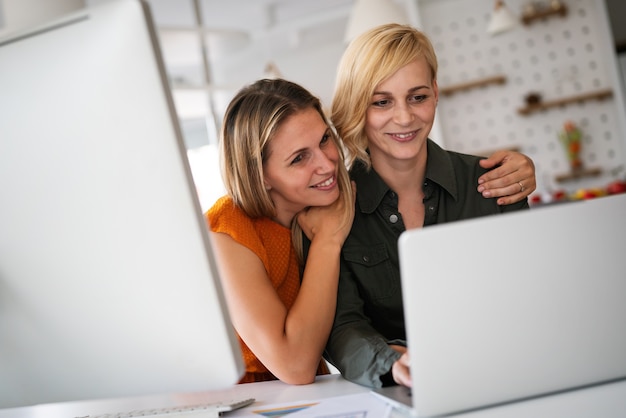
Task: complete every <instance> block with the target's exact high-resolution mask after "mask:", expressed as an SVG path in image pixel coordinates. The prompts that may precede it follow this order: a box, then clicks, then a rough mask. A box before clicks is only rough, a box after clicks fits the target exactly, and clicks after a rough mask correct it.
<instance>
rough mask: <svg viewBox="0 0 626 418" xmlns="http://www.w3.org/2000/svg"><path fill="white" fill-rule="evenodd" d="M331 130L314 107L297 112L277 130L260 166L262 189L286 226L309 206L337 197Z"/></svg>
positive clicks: (336, 156)
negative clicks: (262, 181) (268, 195)
mask: <svg viewBox="0 0 626 418" xmlns="http://www.w3.org/2000/svg"><path fill="white" fill-rule="evenodd" d="M331 135H332V134H331V131H330V129H329V127H328V126H327V125H326V123H325V122H324V120H323V119H322V117H321V115H320V114H319V113H318V112H317V111H316V110H315V109H313V108H309V109H305V110H302V111H300V112H297V113H295V114H293V115H292V116H290V117H289V118H287V119H286V120H285V122H284V123H283V124H282V125H281V126H280V127H279V128H278V130H277V131H276V134H275V135H274V137H273V138H272V140H271V141H270V143H269V145H268V153H267V157H266V159H265V161H264V163H263V176H264V184H265V188H266V189H267V190H269V194H270V197H271V198H272V200H273V202H274V205H275V207H276V211H277V216H276V220H277V221H278V222H279V223H280V224H282V225H284V226H289V224H290V223H291V220H292V219H293V217H294V216H295V215H296V213H298V212H300V211H301V210H302V209H304V208H306V207H308V206H327V205H330V204H331V203H333V202H334V201H335V200H337V198H338V197H339V186H338V183H337V168H338V165H339V164H343V162H342V161H340V157H339V151H338V149H337V147H336V145H335V143H334V142H333V140H332V137H331Z"/></svg>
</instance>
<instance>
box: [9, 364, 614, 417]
mask: <svg viewBox="0 0 626 418" xmlns="http://www.w3.org/2000/svg"><path fill="white" fill-rule="evenodd" d="M364 392H369V389H368V388H366V387H362V386H359V385H355V384H353V383H350V382H348V381H346V380H344V379H343V378H341V376H339V375H330V376H320V377H318V379H317V381H316V382H315V383H314V384H312V385H303V386H294V385H287V384H285V383H282V382H278V381H275V382H262V383H248V384H244V385H237V386H235V387H233V388H230V389H226V390H222V391H213V392H205V393H200V394H186V395H167V396H152V397H142V398H133V399H115V400H104V401H85V402H68V403H59V404H49V405H37V406H33V407H27V408H13V409H0V418H9V417H10V418H40V417H46V418H57V417H63V418H68V417H85V416H87V415H91V416H93V415H100V414H107V413H118V412H129V411H132V410H143V409H152V408H166V407H172V406H183V405H196V404H202V403H215V402H224V401H228V400H240V399H246V398H254V399H256V402H255V403H254V404H253V405H252V406H249V407H247V408H243V409H241V410H239V411H235V412H232V413H229V414H227V415H225V417H228V418H236V417H237V416H246V415H247V414H246V412H248V413H249V411H251V410H252V409H258V408H259V407H262V406H264V405H273V404H280V403H287V402H296V401H299V400H314V399H324V398H328V397H334V396H341V395H349V394H355V393H364ZM407 416H408V414H405V413H402V412H401V411H394V413H393V414H392V417H394V418H396V417H407ZM625 416H626V380H622V381H619V382H616V383H611V384H606V385H600V386H595V387H590V388H586V389H581V390H576V391H571V392H566V393H562V394H558V395H553V396H549V397H542V398H537V399H532V400H527V401H524V402H517V403H512V404H509V405H504V406H499V407H494V408H488V409H484V410H480V411H474V412H470V413H465V414H460V415H457V417H459V418H496V417H497V418H528V417H551V418H555V417H567V418H579V417H580V418H582V417H585V418H586V417H602V418H607V417H608V418H612V417H615V418H618V417H619V418H623V417H625Z"/></svg>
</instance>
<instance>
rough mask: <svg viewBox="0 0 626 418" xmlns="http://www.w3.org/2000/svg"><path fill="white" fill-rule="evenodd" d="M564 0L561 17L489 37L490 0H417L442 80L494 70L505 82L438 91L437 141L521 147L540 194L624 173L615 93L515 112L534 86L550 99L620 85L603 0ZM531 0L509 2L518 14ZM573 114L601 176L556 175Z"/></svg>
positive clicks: (476, 148)
mask: <svg viewBox="0 0 626 418" xmlns="http://www.w3.org/2000/svg"><path fill="white" fill-rule="evenodd" d="M545 1H546V2H547V0H545ZM563 2H564V3H565V4H566V5H567V7H568V14H567V16H566V17H564V18H562V17H559V16H555V17H550V18H547V19H544V20H539V21H535V22H534V23H532V24H531V25H529V26H524V25H523V24H522V23H521V19H520V24H519V26H518V27H517V28H515V29H513V30H512V31H510V32H506V33H502V34H499V35H495V36H491V35H489V34H488V33H487V31H486V28H487V25H488V22H489V19H490V15H491V11H492V9H493V1H492V0H423V1H420V12H421V21H422V29H423V30H424V31H425V32H426V33H427V34H428V36H429V37H430V39H431V40H432V42H433V45H434V47H435V51H436V52H437V56H438V59H439V74H438V83H439V87H440V88H444V87H447V86H451V85H455V84H460V83H465V82H470V81H475V80H477V79H482V78H485V77H491V76H500V75H502V76H504V77H506V79H507V81H506V83H505V84H502V85H489V86H486V87H480V88H476V89H472V90H468V91H461V92H457V93H455V94H453V95H451V96H443V95H442V96H440V99H439V106H438V120H439V123H440V124H441V128H442V135H443V141H440V142H443V144H444V146H445V147H446V148H448V149H451V150H456V151H460V152H466V153H481V154H482V153H484V152H489V151H493V150H496V149H502V148H512V147H513V148H518V149H519V150H520V151H521V152H523V153H525V154H526V155H528V156H530V157H531V158H532V159H533V161H534V163H535V166H536V170H537V182H538V190H537V192H538V193H543V192H549V191H553V190H556V189H565V190H567V191H569V192H573V191H575V190H577V189H579V188H583V187H584V188H587V187H603V186H605V185H606V184H608V183H609V182H610V181H611V180H613V179H615V178H625V177H626V168H625V166H626V155H625V152H624V140H625V139H626V134H625V133H624V132H620V129H621V128H620V127H621V126H624V122H623V119H624V118H625V117H626V115H623V114H620V112H619V110H618V109H619V108H620V107H619V106H616V100H617V97H616V96H613V97H612V98H608V99H605V100H602V101H598V100H592V101H587V102H584V103H575V104H570V105H567V106H564V107H558V108H552V109H547V110H544V111H541V112H538V113H532V114H530V115H527V116H524V115H521V114H519V113H518V109H519V108H522V107H524V106H525V100H524V98H525V96H526V95H527V94H528V93H530V92H537V93H539V94H541V96H542V98H543V100H544V101H551V100H558V99H562V98H567V97H571V96H577V95H581V94H585V93H590V92H595V91H599V90H604V89H612V90H616V89H619V88H620V86H619V85H613V83H614V81H612V78H611V71H609V68H608V67H607V65H613V63H614V62H615V61H614V58H612V57H610V59H607V57H606V56H605V55H603V54H604V51H606V49H605V48H602V47H600V46H601V45H602V44H603V43H606V42H609V40H607V39H606V38H605V37H603V32H602V31H601V30H599V28H601V25H607V24H608V22H605V21H604V19H602V17H603V14H602V13H600V10H598V7H600V6H602V5H601V4H599V3H600V1H599V0H563ZM527 3H528V1H526V0H507V1H506V4H507V5H508V6H509V8H510V9H511V10H512V11H513V12H514V13H515V14H516V15H517V16H519V17H520V18H521V15H522V12H523V8H524V6H525V5H526V4H527ZM609 50H610V49H609ZM620 118H621V119H620ZM567 120H571V121H573V122H574V123H575V124H576V125H577V126H578V127H579V128H580V129H581V131H582V133H583V145H582V159H583V163H584V164H585V167H587V168H596V167H597V168H600V169H601V170H602V175H601V176H599V177H590V178H584V179H581V180H572V181H568V182H564V183H558V182H557V181H556V180H555V177H556V176H558V175H561V174H566V173H568V172H569V164H568V161H567V158H566V154H565V151H564V149H563V146H562V145H561V143H560V142H559V139H558V132H559V131H560V130H561V129H562V128H563V123H564V122H565V121H567Z"/></svg>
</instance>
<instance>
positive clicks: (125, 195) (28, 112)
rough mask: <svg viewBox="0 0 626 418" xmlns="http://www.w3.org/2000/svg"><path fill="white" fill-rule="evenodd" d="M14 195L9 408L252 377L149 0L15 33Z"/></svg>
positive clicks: (0, 120)
mask: <svg viewBox="0 0 626 418" xmlns="http://www.w3.org/2000/svg"><path fill="white" fill-rule="evenodd" d="M215 181H220V179H218V178H216V179H215ZM0 196H1V198H0V409H5V408H13V407H19V406H23V405H33V404H42V403H55V402H62V401H75V400H84V399H102V398H119V397H129V396H142V395H150V394H159V393H189V392H197V391H207V390H212V389H218V388H220V389H221V388H225V387H229V386H231V385H234V384H235V383H237V381H238V380H239V378H240V377H241V376H242V374H243V360H242V355H241V351H240V347H239V343H238V340H237V338H236V335H235V333H234V330H233V328H232V325H231V322H230V318H229V313H228V309H227V306H226V304H225V300H224V298H223V294H222V290H221V287H220V282H219V280H218V276H217V272H216V267H215V263H214V260H213V255H212V251H211V243H210V237H209V234H208V230H207V226H206V223H205V220H204V218H203V216H202V213H201V209H200V205H199V202H198V198H197V194H196V190H195V187H194V184H193V181H192V176H191V171H190V168H189V164H188V161H187V157H186V151H185V148H184V145H183V141H182V138H181V132H180V128H179V125H178V122H177V117H176V114H175V111H174V106H173V101H172V97H171V94H170V91H169V88H168V83H167V79H166V76H165V71H164V65H163V62H162V58H161V55H160V52H159V48H158V42H157V38H156V35H155V30H154V27H153V24H152V22H151V20H150V13H149V11H148V10H147V5H146V4H145V3H144V2H143V1H135V0H133V1H129V0H112V1H98V2H92V5H91V6H90V7H89V8H86V9H85V10H83V11H80V12H78V13H76V14H74V15H72V16H67V17H65V18H63V19H61V20H59V21H55V22H53V23H50V24H49V25H45V26H42V27H38V28H35V29H33V30H30V31H25V32H22V33H18V34H14V36H11V37H7V38H4V39H2V40H0Z"/></svg>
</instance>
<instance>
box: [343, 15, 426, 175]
mask: <svg viewBox="0 0 626 418" xmlns="http://www.w3.org/2000/svg"><path fill="white" fill-rule="evenodd" d="M422 57H423V58H425V60H426V63H427V64H428V66H429V67H430V70H431V74H432V80H433V81H434V80H436V79H437V56H436V55H435V50H434V48H433V46H432V44H431V42H430V40H429V39H428V37H427V36H426V35H425V34H424V33H422V32H420V31H419V30H417V29H415V28H413V27H411V26H408V25H400V24H396V23H391V24H386V25H381V26H378V27H376V28H374V29H371V30H369V31H367V32H365V33H363V34H361V35H360V36H358V37H357V38H355V39H354V40H353V41H352V42H351V43H350V45H348V48H347V49H346V51H345V52H344V54H343V57H342V58H341V61H340V63H339V67H338V71H337V80H336V83H335V93H334V97H333V101H332V107H331V119H332V121H333V123H334V124H335V127H336V129H337V132H338V134H339V136H340V137H341V139H342V140H343V143H344V145H345V147H346V150H347V155H348V161H347V162H348V166H351V165H352V164H353V163H354V162H355V161H356V160H359V161H362V162H363V163H364V164H365V166H366V167H368V168H369V167H371V161H370V158H369V155H368V153H367V147H368V140H367V136H366V135H365V115H366V112H367V108H368V106H369V105H370V103H371V100H372V96H373V93H374V91H375V89H376V86H378V85H379V84H380V83H381V82H383V81H384V80H386V79H387V78H389V77H390V76H391V75H392V74H394V73H395V72H396V71H398V70H399V69H400V68H402V67H404V66H405V65H407V64H409V63H411V62H412V61H414V60H415V59H418V58H422Z"/></svg>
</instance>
